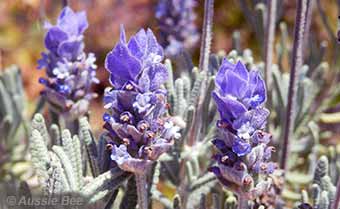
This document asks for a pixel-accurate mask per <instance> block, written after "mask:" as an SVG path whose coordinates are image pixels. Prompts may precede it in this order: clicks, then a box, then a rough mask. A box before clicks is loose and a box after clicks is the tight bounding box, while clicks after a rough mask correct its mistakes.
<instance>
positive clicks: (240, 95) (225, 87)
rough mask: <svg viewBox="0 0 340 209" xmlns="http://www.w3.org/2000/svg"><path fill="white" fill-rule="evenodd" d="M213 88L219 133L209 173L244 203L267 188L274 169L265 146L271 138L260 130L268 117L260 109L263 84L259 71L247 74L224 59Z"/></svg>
mask: <svg viewBox="0 0 340 209" xmlns="http://www.w3.org/2000/svg"><path fill="white" fill-rule="evenodd" d="M215 85H216V90H215V91H214V92H213V98H214V100H215V102H216V104H217V109H218V111H219V113H220V117H221V119H220V120H219V121H218V123H217V126H218V128H219V130H220V132H221V134H220V137H218V138H216V139H214V140H213V144H214V145H215V146H216V147H217V149H218V150H219V152H220V153H218V154H216V155H215V156H214V158H215V160H216V161H217V165H216V166H213V167H211V168H210V170H211V171H212V172H214V174H215V175H216V176H217V178H218V179H219V180H220V182H221V183H222V184H223V185H224V186H226V187H227V188H229V189H231V190H232V191H234V192H235V193H237V195H238V197H239V204H241V203H242V204H246V200H248V199H255V198H256V197H258V196H260V195H261V194H263V193H264V192H265V191H266V190H267V188H269V187H270V181H268V175H269V174H272V173H273V172H274V171H275V169H276V168H277V165H276V164H275V163H273V162H270V158H271V153H272V152H273V151H274V150H275V149H274V147H272V146H268V144H269V142H270V139H271V135H270V134H269V133H266V132H265V131H263V129H264V128H265V123H266V118H267V117H268V115H269V111H268V110H267V109H265V108H264V107H263V106H262V104H263V103H264V102H265V100H266V97H267V96H266V89H265V83H264V81H263V80H262V78H261V76H260V74H259V72H258V71H256V70H251V71H250V72H248V71H247V69H246V67H245V65H244V64H243V63H242V62H237V64H236V65H234V64H232V63H230V62H228V61H227V60H223V63H222V65H221V67H220V69H219V71H218V73H217V75H216V84H215ZM243 207H246V206H245V205H243Z"/></svg>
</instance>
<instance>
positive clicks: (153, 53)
mask: <svg viewBox="0 0 340 209" xmlns="http://www.w3.org/2000/svg"><path fill="white" fill-rule="evenodd" d="M162 60H163V49H162V47H161V46H160V45H159V44H158V42H157V40H156V38H155V36H154V34H153V33H152V31H151V30H150V29H148V30H146V31H145V30H144V29H141V30H140V31H139V32H138V33H137V34H136V35H134V36H132V37H131V38H130V40H129V41H128V42H127V41H126V37H125V31H124V28H123V27H122V28H121V35H120V41H119V42H118V43H117V44H116V46H115V47H114V49H113V50H112V51H111V52H110V53H108V55H107V57H106V61H105V66H106V69H107V70H108V71H109V72H110V82H111V84H112V85H113V88H112V89H108V90H107V91H106V92H105V95H104V103H105V106H104V107H105V108H106V109H107V113H105V114H104V116H103V119H104V121H105V125H104V127H105V128H106V129H107V130H108V131H109V132H110V134H111V137H112V145H113V146H112V155H111V159H112V160H113V161H115V162H116V163H117V165H118V166H119V167H120V168H121V169H123V170H125V171H130V172H133V173H137V174H141V173H144V172H147V170H148V168H149V166H150V165H151V163H152V161H154V160H157V159H158V157H159V156H160V155H161V154H163V153H165V152H167V151H168V150H169V149H170V148H171V147H172V145H173V142H174V139H176V138H178V137H179V133H178V131H179V128H178V127H177V126H175V125H174V124H173V123H172V121H171V118H170V117H169V116H167V108H166V107H167V102H166V94H167V92H166V90H165V89H164V88H163V87H162V84H163V83H164V82H165V81H166V80H167V79H168V71H167V69H166V67H165V65H163V64H162V63H161V61H162Z"/></svg>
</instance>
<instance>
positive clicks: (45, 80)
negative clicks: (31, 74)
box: [39, 78, 50, 86]
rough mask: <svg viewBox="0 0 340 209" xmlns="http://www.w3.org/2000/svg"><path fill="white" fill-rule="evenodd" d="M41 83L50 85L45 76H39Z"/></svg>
mask: <svg viewBox="0 0 340 209" xmlns="http://www.w3.org/2000/svg"><path fill="white" fill-rule="evenodd" d="M39 83H41V84H43V85H45V86H48V85H49V83H50V82H49V81H48V80H47V79H45V78H39Z"/></svg>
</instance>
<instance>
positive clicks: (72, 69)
mask: <svg viewBox="0 0 340 209" xmlns="http://www.w3.org/2000/svg"><path fill="white" fill-rule="evenodd" d="M87 27H88V22H87V18H86V13H85V12H84V11H82V12H74V11H73V10H72V9H71V8H69V7H65V8H64V9H63V10H62V12H61V14H60V15H59V18H58V20H57V23H56V25H52V24H51V23H49V22H46V23H45V29H46V30H47V33H46V35H45V47H46V49H47V52H43V53H42V58H41V59H40V60H39V61H38V69H42V68H45V69H46V75H47V77H46V78H40V79H39V82H40V83H41V84H43V85H44V86H45V89H44V90H43V91H42V95H43V96H45V97H46V99H47V101H48V102H49V104H50V106H51V107H52V108H53V110H55V111H56V112H57V113H62V114H65V116H67V117H71V118H73V119H74V118H77V117H79V116H81V115H83V114H85V113H86V112H87V111H88V106H89V101H90V100H91V99H92V98H93V97H95V96H96V95H95V94H94V93H92V92H91V85H92V84H93V83H98V82H99V81H98V79H97V78H96V71H95V70H96V68H97V66H96V64H95V61H96V57H95V55H94V54H93V53H89V54H86V53H85V52H84V42H83V33H84V32H85V30H86V29H87Z"/></svg>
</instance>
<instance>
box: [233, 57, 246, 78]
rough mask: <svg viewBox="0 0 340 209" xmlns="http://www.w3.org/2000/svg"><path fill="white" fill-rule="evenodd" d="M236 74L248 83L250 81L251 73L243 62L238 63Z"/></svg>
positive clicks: (235, 69)
mask: <svg viewBox="0 0 340 209" xmlns="http://www.w3.org/2000/svg"><path fill="white" fill-rule="evenodd" d="M234 72H235V73H236V74H237V75H239V76H240V77H241V78H242V79H244V80H246V81H248V80H249V73H248V70H247V68H246V66H245V65H244V64H243V63H242V62H241V61H238V62H237V64H236V66H235V68H234Z"/></svg>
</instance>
